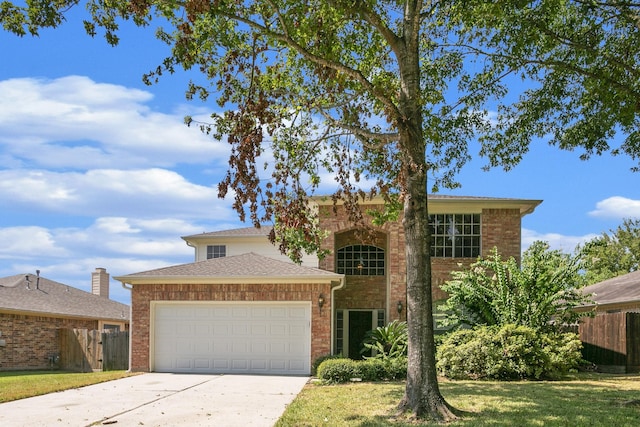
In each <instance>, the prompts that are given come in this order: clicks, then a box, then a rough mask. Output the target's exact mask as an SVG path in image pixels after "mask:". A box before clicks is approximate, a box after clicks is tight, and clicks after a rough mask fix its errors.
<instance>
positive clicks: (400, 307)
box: [396, 301, 402, 314]
mask: <svg viewBox="0 0 640 427" xmlns="http://www.w3.org/2000/svg"><path fill="white" fill-rule="evenodd" d="M396 308H397V309H398V314H400V313H402V301H398V305H397V306H396Z"/></svg>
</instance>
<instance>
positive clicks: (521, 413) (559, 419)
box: [276, 374, 640, 427]
mask: <svg viewBox="0 0 640 427" xmlns="http://www.w3.org/2000/svg"><path fill="white" fill-rule="evenodd" d="M440 387H441V390H442V393H443V395H444V396H445V398H446V399H447V401H448V402H449V403H451V404H452V405H454V406H455V407H456V408H458V409H461V410H463V411H465V415H464V417H463V418H462V419H461V420H460V421H457V422H454V423H451V424H448V426H493V427H509V426H513V427H516V426H517V427H522V426H545V427H549V426H551V427H554V426H589V427H597V426H602V427H612V426H616V427H624V426H629V427H631V426H640V375H605V374H579V375H574V376H572V377H571V378H570V379H567V380H565V381H554V382H548V381H540V382H531V381H518V382H496V381H444V380H442V381H441V383H440ZM403 393H404V383H400V382H397V383H352V384H343V385H335V386H321V385H314V384H309V385H307V386H306V387H305V388H304V390H303V391H302V393H301V394H300V395H299V396H298V397H297V398H296V399H295V400H294V402H293V403H292V404H291V405H290V406H289V407H288V408H287V410H286V412H285V414H284V415H283V416H282V418H281V419H280V420H279V421H278V423H277V424H276V426H277V427H285V426H287V427H289V426H296V427H302V426H332V427H334V426H358V427H374V426H394V427H401V426H413V427H415V426H417V425H420V426H428V425H433V424H430V423H413V422H410V420H408V419H406V418H402V417H399V418H395V415H396V411H395V406H396V405H397V403H398V402H399V401H400V399H401V398H402V395H403Z"/></svg>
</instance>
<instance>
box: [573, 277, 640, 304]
mask: <svg viewBox="0 0 640 427" xmlns="http://www.w3.org/2000/svg"><path fill="white" fill-rule="evenodd" d="M582 292H583V293H585V294H593V295H592V299H593V300H594V301H595V303H596V305H606V304H619V303H630V302H639V303H640V271H634V272H632V273H628V274H624V275H622V276H618V277H614V278H612V279H608V280H605V281H603V282H600V283H596V284H593V285H589V286H586V287H584V288H582Z"/></svg>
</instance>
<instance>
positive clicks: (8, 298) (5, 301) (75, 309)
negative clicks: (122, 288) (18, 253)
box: [0, 274, 129, 322]
mask: <svg viewBox="0 0 640 427" xmlns="http://www.w3.org/2000/svg"><path fill="white" fill-rule="evenodd" d="M26 276H29V281H30V283H29V285H28V286H27V282H26V280H25V277H26ZM0 312H19V313H26V314H34V315H46V316H53V317H74V318H85V319H98V320H113V321H119V322H122V321H129V306H128V305H126V304H122V303H120V302H117V301H113V300H110V299H108V298H105V297H101V296H99V295H94V294H92V293H90V292H85V291H83V290H80V289H77V288H74V287H72V286H68V285H65V284H62V283H58V282H55V281H53V280H49V279H47V278H45V277H42V276H40V277H39V279H38V278H36V276H34V275H33V274H28V275H27V274H17V275H15V276H9V277H2V278H0Z"/></svg>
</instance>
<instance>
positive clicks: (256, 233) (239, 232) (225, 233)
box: [182, 225, 273, 240]
mask: <svg viewBox="0 0 640 427" xmlns="http://www.w3.org/2000/svg"><path fill="white" fill-rule="evenodd" d="M272 228H273V226H271V225H263V226H261V227H260V228H256V227H244V228H234V229H231V230H219V231H211V232H209V233H200V234H192V235H190V236H183V237H182V238H183V239H184V240H197V239H202V238H208V237H266V236H268V235H269V233H270V232H271V229H272Z"/></svg>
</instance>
